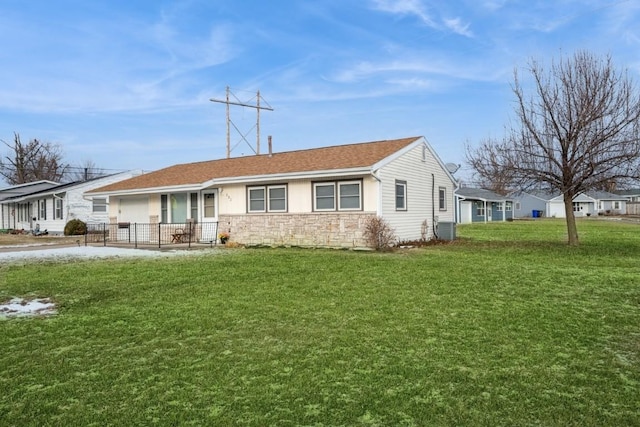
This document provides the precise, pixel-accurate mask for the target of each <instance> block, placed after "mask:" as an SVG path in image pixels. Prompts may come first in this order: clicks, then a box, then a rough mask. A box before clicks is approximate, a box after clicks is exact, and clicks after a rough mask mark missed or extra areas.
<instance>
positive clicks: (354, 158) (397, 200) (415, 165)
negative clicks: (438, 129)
mask: <svg viewBox="0 0 640 427" xmlns="http://www.w3.org/2000/svg"><path fill="white" fill-rule="evenodd" d="M454 189H455V180H454V178H453V177H452V176H451V174H450V173H449V172H448V171H447V169H446V168H445V166H444V164H443V163H442V161H441V160H440V158H439V157H438V156H437V154H436V153H435V152H434V150H433V149H432V147H431V146H430V144H429V143H428V142H427V140H426V139H425V138H424V137H411V138H403V139H395V140H383V141H375V142H368V143H358V144H349V145H337V146H330V147H323V148H315V149H308V150H297V151H289V152H281V153H274V152H272V150H271V147H270V148H269V153H268V154H260V155H251V156H245V157H236V158H227V159H220V160H211V161H203V162H196V163H187V164H178V165H174V166H170V167H167V168H164V169H160V170H158V171H155V172H151V173H146V174H143V175H141V176H138V177H135V178H132V179H129V180H125V181H120V182H118V183H114V184H111V185H107V186H104V187H101V188H97V189H95V190H92V191H90V192H89V193H88V195H90V196H91V197H94V198H108V203H109V217H110V218H109V219H110V222H111V224H132V223H133V224H137V223H149V224H153V229H158V230H160V232H159V233H157V236H158V237H157V239H164V238H166V237H163V236H166V234H165V233H163V232H162V230H161V228H158V227H156V224H160V225H164V224H166V225H168V226H170V225H171V224H179V223H187V222H190V223H195V224H198V226H197V227H196V228H195V229H194V230H195V234H196V235H195V236H193V241H214V240H216V239H217V238H218V234H219V233H220V232H224V233H228V234H229V235H230V237H229V240H230V241H233V242H237V243H241V244H247V245H263V244H264V245H296V246H326V247H364V246H368V245H367V242H366V239H365V238H364V228H365V225H366V223H367V220H368V219H370V218H372V217H376V216H379V217H382V218H384V219H385V220H386V222H387V223H388V224H389V225H390V227H391V228H393V229H394V231H395V235H396V237H397V239H398V240H399V241H409V240H418V239H429V238H432V237H434V236H437V233H438V230H437V224H438V222H439V221H445V222H446V221H449V222H453V221H454V204H453V200H454V199H453V193H454ZM212 223H213V224H216V227H215V228H214V227H211V226H207V224H212ZM124 226H126V225H124ZM149 236H150V238H153V236H152V235H151V234H150V235H149ZM140 237H143V236H140ZM173 237H174V238H175V235H173Z"/></svg>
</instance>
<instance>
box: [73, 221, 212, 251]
mask: <svg viewBox="0 0 640 427" xmlns="http://www.w3.org/2000/svg"><path fill="white" fill-rule="evenodd" d="M84 243H85V246H86V245H88V244H89V243H102V244H103V245H104V246H107V244H118V245H122V244H130V245H133V246H135V247H136V248H137V247H138V246H157V247H158V248H160V247H162V246H167V245H187V246H188V247H191V245H192V244H207V245H210V246H213V245H216V244H217V243H218V223H217V222H202V223H197V222H186V223H172V224H148V223H136V222H119V223H113V224H111V223H109V224H107V223H94V224H87V232H86V234H85V235H84Z"/></svg>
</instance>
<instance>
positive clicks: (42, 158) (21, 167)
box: [0, 133, 68, 185]
mask: <svg viewBox="0 0 640 427" xmlns="http://www.w3.org/2000/svg"><path fill="white" fill-rule="evenodd" d="M2 143H3V144H4V145H6V146H7V147H9V148H10V149H11V153H10V154H9V155H7V156H5V157H4V158H3V159H0V176H2V177H3V178H4V179H5V180H6V181H7V182H8V183H9V184H11V185H16V184H24V183H27V182H32V181H38V180H43V179H46V180H50V181H60V180H61V179H62V177H63V175H64V173H65V170H66V168H67V167H68V165H67V164H66V163H64V162H63V157H62V149H61V148H60V146H59V145H56V144H52V143H50V142H42V141H39V140H37V139H32V140H31V141H29V142H28V143H26V144H24V143H23V142H22V141H21V140H20V135H19V134H18V133H14V140H13V144H9V143H7V142H5V141H2Z"/></svg>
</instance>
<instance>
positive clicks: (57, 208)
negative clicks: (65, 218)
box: [53, 199, 62, 219]
mask: <svg viewBox="0 0 640 427" xmlns="http://www.w3.org/2000/svg"><path fill="white" fill-rule="evenodd" d="M54 200H55V202H54V212H53V217H54V218H55V219H62V199H54Z"/></svg>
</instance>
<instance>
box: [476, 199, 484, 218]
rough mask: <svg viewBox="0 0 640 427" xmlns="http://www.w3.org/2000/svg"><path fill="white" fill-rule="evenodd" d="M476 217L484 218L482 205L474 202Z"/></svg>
mask: <svg viewBox="0 0 640 427" xmlns="http://www.w3.org/2000/svg"><path fill="white" fill-rule="evenodd" d="M476 215H477V216H484V203H483V202H476Z"/></svg>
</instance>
